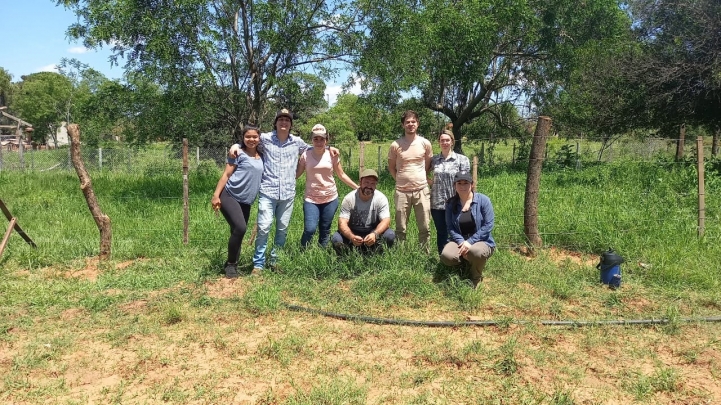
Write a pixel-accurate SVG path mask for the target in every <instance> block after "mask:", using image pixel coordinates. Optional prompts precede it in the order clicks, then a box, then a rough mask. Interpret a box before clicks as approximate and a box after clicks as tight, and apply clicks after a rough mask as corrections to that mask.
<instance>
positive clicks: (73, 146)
mask: <svg viewBox="0 0 721 405" xmlns="http://www.w3.org/2000/svg"><path fill="white" fill-rule="evenodd" d="M68 135H70V156H71V160H72V163H73V167H75V172H76V173H77V174H78V178H79V179H80V190H82V191H83V195H85V202H87V204H88V208H90V213H91V214H92V215H93V219H95V224H96V225H97V226H98V229H99V230H100V254H99V255H98V258H99V259H100V260H108V259H110V251H111V243H112V240H113V230H112V227H111V222H110V217H109V216H107V215H105V214H104V213H103V211H101V210H100V205H99V204H98V199H97V197H96V196H95V191H93V185H92V182H91V180H90V175H88V171H87V170H85V164H84V163H83V159H82V156H81V155H80V130H79V129H78V125H77V124H70V125H68Z"/></svg>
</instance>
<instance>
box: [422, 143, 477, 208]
mask: <svg viewBox="0 0 721 405" xmlns="http://www.w3.org/2000/svg"><path fill="white" fill-rule="evenodd" d="M431 171H432V172H433V186H431V209H434V210H444V209H446V201H448V199H449V198H451V197H453V195H455V194H456V190H455V189H454V188H453V178H454V177H455V176H456V173H458V172H460V171H466V172H470V171H471V163H470V161H469V160H468V158H467V157H466V156H464V155H461V154H458V153H456V152H453V151H451V152H450V153H449V154H448V159H444V158H443V155H442V154H440V153H439V154H437V155H435V156H433V157H432V158H431Z"/></svg>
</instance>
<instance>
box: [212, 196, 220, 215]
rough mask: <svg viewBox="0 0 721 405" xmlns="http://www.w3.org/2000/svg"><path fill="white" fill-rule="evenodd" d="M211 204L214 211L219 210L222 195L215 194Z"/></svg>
mask: <svg viewBox="0 0 721 405" xmlns="http://www.w3.org/2000/svg"><path fill="white" fill-rule="evenodd" d="M210 205H211V206H212V207H213V211H216V212H217V211H218V210H219V209H220V197H216V196H213V198H212V199H211V200H210Z"/></svg>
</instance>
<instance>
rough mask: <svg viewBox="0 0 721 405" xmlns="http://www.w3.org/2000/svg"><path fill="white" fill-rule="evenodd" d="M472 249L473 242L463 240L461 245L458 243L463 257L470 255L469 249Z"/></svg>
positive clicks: (459, 251)
mask: <svg viewBox="0 0 721 405" xmlns="http://www.w3.org/2000/svg"><path fill="white" fill-rule="evenodd" d="M470 249H471V244H470V243H468V241H463V243H461V244H460V245H458V255H459V256H461V257H462V258H464V259H465V258H466V255H468V251H469V250H470Z"/></svg>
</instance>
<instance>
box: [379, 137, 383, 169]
mask: <svg viewBox="0 0 721 405" xmlns="http://www.w3.org/2000/svg"><path fill="white" fill-rule="evenodd" d="M382 171H383V170H382V166H381V146H380V145H378V175H379V176H380V174H381V172H382Z"/></svg>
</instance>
